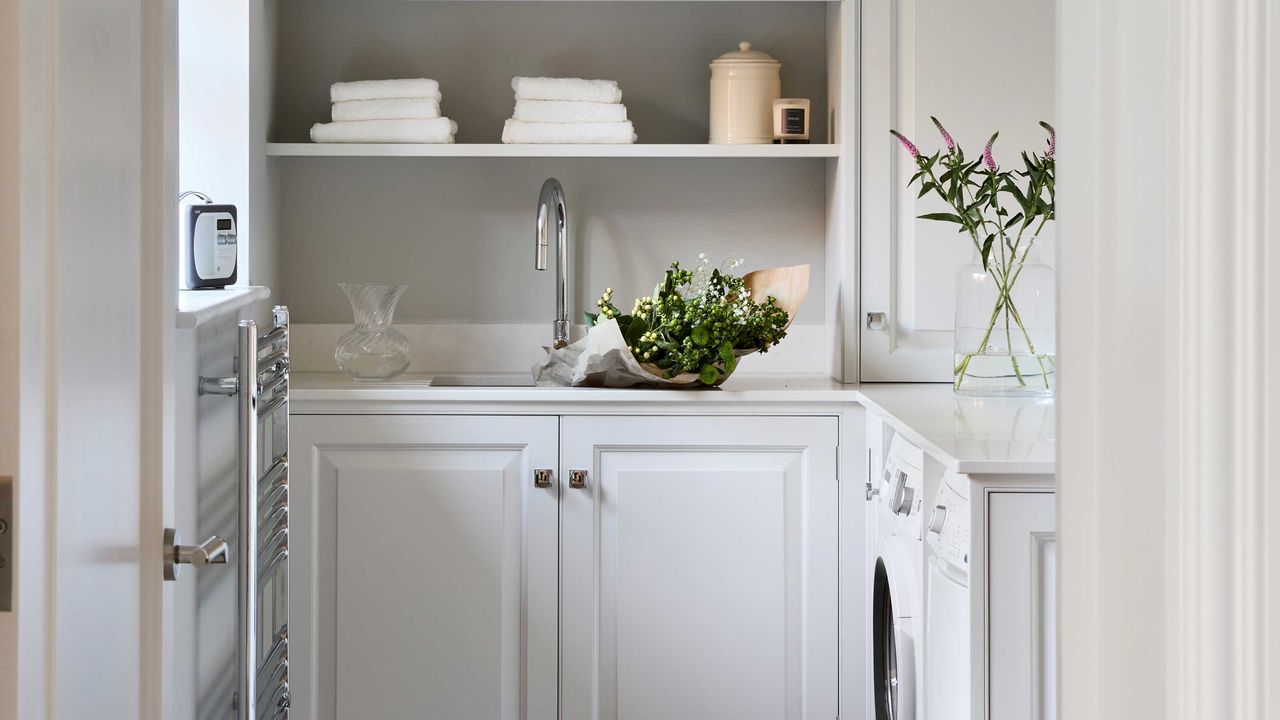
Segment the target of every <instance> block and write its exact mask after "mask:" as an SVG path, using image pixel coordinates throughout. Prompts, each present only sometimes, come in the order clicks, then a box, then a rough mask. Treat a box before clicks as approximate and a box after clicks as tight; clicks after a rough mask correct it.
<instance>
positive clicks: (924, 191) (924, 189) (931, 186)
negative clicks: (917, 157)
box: [916, 181, 938, 199]
mask: <svg viewBox="0 0 1280 720" xmlns="http://www.w3.org/2000/svg"><path fill="white" fill-rule="evenodd" d="M936 187H938V186H937V185H934V184H933V182H932V181H930V182H927V183H925V184H924V185H921V186H920V194H919V195H916V198H917V199H919V198H922V197H924V196H925V195H928V194H929V192H930V191H931V190H933V189H934V188H936Z"/></svg>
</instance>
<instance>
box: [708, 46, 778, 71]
mask: <svg viewBox="0 0 1280 720" xmlns="http://www.w3.org/2000/svg"><path fill="white" fill-rule="evenodd" d="M728 63H735V64H736V63H769V64H773V65H780V64H781V63H779V62H778V61H777V60H776V59H775V58H774V57H773V56H772V55H770V54H769V53H766V52H760V51H759V50H752V49H751V43H749V42H747V41H746V40H743V41H742V42H740V43H738V49H737V50H734V51H733V52H727V53H725V54H723V55H721V56H720V57H718V58H716V59H715V60H713V61H711V64H712V65H721V64H728Z"/></svg>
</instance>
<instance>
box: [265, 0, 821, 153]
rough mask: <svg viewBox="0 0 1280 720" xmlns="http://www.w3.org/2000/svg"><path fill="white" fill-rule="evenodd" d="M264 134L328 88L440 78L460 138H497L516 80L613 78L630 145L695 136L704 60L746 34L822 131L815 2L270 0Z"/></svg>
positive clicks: (701, 129)
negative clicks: (808, 102) (271, 56)
mask: <svg viewBox="0 0 1280 720" xmlns="http://www.w3.org/2000/svg"><path fill="white" fill-rule="evenodd" d="M278 6H279V8H278V13H279V30H278V43H277V46H276V82H275V89H274V101H275V102H274V108H273V113H272V124H271V127H270V128H269V131H268V137H270V138H271V139H272V140H273V141H277V142H303V141H306V140H307V139H308V138H307V131H308V129H309V128H310V127H311V125H312V123H315V122H323V121H326V120H328V119H329V84H330V83H333V82H337V81H341V80H368V79H379V78H392V77H418V76H425V77H431V78H435V79H437V80H439V81H440V84H441V92H442V93H443V95H444V102H443V106H442V107H443V110H444V113H445V114H446V115H448V116H449V117H451V118H453V119H455V120H457V121H458V126H459V129H458V136H457V140H458V142H469V143H475V142H498V138H499V136H500V135H501V132H502V124H503V120H504V119H506V118H508V117H510V116H511V110H512V105H513V99H512V93H511V78H512V76H515V75H551V76H570V77H597V78H608V79H611V80H617V81H618V82H619V84H620V86H621V88H622V100H623V102H624V103H625V104H626V105H627V110H628V113H629V114H630V117H631V118H632V120H633V121H634V122H635V125H636V131H637V133H638V134H639V136H640V142H642V143H697V142H706V140H707V114H708V92H709V91H708V82H709V78H710V74H709V73H710V71H709V69H708V67H707V65H708V63H709V62H710V61H711V60H713V59H715V58H716V57H717V56H719V55H721V54H722V53H725V52H729V51H732V50H736V49H737V47H738V42H739V41H742V40H747V41H750V42H751V43H752V44H753V45H754V46H755V47H756V48H757V49H760V50H763V51H765V52H768V53H769V54H771V55H773V56H774V57H776V58H777V59H778V60H779V61H780V62H781V63H782V92H783V94H784V95H787V96H791V97H807V98H811V99H812V100H813V124H812V134H813V137H814V138H818V139H822V138H825V137H826V132H827V117H826V115H827V103H826V83H827V71H826V4H825V3H809V2H803V3H801V2H776V3H774V2H703V3H688V2H679V3H672V2H627V3H616V2H611V3H590V2H538V3H511V2H377V1H373V0H363V1H362V0H280V2H279V3H278Z"/></svg>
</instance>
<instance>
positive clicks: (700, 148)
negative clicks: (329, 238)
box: [267, 143, 840, 158]
mask: <svg viewBox="0 0 1280 720" xmlns="http://www.w3.org/2000/svg"><path fill="white" fill-rule="evenodd" d="M267 155H269V156H272V157H475V158H480V157H508V158H521V157H523V158H564V157H585V158H599V157H638V158H685V157H687V158H833V157H838V156H839V155H840V146H839V145H828V144H810V145H798V144H797V145H694V144H687V145H658V144H650V145H645V144H635V145H585V144H580V145H504V144H502V143H458V144H434V145H429V144H390V143H387V144H383V143H267Z"/></svg>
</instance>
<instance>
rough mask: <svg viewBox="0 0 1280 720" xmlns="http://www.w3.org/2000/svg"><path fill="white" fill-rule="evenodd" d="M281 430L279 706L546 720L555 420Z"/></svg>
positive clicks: (367, 420)
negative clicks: (289, 521) (284, 651)
mask: <svg viewBox="0 0 1280 720" xmlns="http://www.w3.org/2000/svg"><path fill="white" fill-rule="evenodd" d="M292 432H293V438H292V440H293V442H292V448H293V449H292V451H291V452H290V456H291V458H292V465H293V469H294V471H295V472H294V475H293V483H294V487H293V491H294V495H293V498H292V502H293V510H294V524H293V537H292V552H293V553H294V554H293V556H292V561H293V566H292V573H293V584H292V588H291V605H290V609H291V617H292V619H293V626H294V627H293V628H291V633H290V638H289V640H290V645H291V657H290V661H291V668H290V670H291V673H290V674H291V677H292V680H293V684H292V688H291V689H292V691H293V708H294V711H295V715H296V716H297V717H299V718H323V719H329V718H344V719H346V718H494V719H495V720H497V719H499V718H500V719H501V720H520V719H523V718H528V719H530V720H552V719H553V718H555V717H556V642H557V638H556V627H557V625H556V590H557V588H556V563H557V557H556V541H557V540H556V533H557V525H558V512H559V510H558V498H557V495H558V487H557V483H556V482H555V480H554V477H552V478H551V484H550V486H549V487H537V483H536V475H535V471H537V470H539V469H546V470H550V471H554V470H555V467H556V452H557V436H558V423H557V419H556V418H554V417H449V416H441V417H433V416H372V417H370V416H363V417H361V416H324V415H316V416H305V415H304V416H295V417H294V418H293V425H292Z"/></svg>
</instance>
